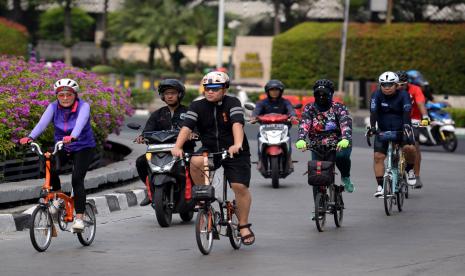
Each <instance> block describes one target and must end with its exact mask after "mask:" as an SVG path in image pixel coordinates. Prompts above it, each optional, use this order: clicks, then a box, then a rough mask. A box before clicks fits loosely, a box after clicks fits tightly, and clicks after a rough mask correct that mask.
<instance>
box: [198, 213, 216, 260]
mask: <svg viewBox="0 0 465 276" xmlns="http://www.w3.org/2000/svg"><path fill="white" fill-rule="evenodd" d="M213 227H215V226H214V225H213V211H212V210H211V208H208V209H200V210H199V212H198V213H197V218H196V220H195V239H196V240H197V246H198V247H199V250H200V252H202V254H204V255H208V254H209V253H210V251H211V249H212V246H213Z"/></svg>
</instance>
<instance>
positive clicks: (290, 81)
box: [271, 22, 465, 94]
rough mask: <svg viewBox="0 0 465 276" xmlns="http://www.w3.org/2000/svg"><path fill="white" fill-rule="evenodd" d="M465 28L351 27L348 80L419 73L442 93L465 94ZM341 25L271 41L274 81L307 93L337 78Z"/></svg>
mask: <svg viewBox="0 0 465 276" xmlns="http://www.w3.org/2000/svg"><path fill="white" fill-rule="evenodd" d="M464 29H465V24H427V23H416V24H402V23H399V24H391V25H389V26H388V25H385V24H373V23H369V24H361V23H351V24H350V26H349V32H348V39H347V56H346V67H345V68H346V70H345V79H356V80H358V79H373V80H375V79H376V78H377V77H378V76H379V74H381V73H382V72H384V71H387V70H392V71H397V70H402V69H403V70H408V69H417V70H420V71H421V72H422V73H423V75H424V76H425V78H426V79H428V80H429V82H430V83H431V85H432V86H433V87H434V89H435V90H436V91H438V93H447V94H463V93H465V63H464V62H463V61H464V60H465V51H464V49H465V32H464V31H463V30H464ZM340 34H341V23H316V22H312V23H303V24H300V25H298V26H296V27H294V28H293V29H291V30H289V31H287V32H285V33H283V34H281V35H279V36H276V37H275V39H274V40H273V53H272V55H273V56H272V72H271V74H272V77H273V78H278V79H280V80H282V81H283V82H284V83H285V84H286V86H288V87H292V88H300V89H308V88H311V87H312V84H313V82H314V81H315V80H316V79H319V78H329V79H332V80H334V81H336V80H337V78H338V73H339V54H340V53H339V51H340V46H341V42H340Z"/></svg>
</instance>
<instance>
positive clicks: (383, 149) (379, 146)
mask: <svg viewBox="0 0 465 276" xmlns="http://www.w3.org/2000/svg"><path fill="white" fill-rule="evenodd" d="M407 144H408V143H407V141H406V139H405V138H402V140H400V145H401V147H403V146H405V145H407ZM388 147H389V142H388V141H384V142H383V141H380V139H379V137H378V135H376V136H375V143H374V144H373V148H374V151H375V152H379V153H382V154H384V155H386V153H387V150H388Z"/></svg>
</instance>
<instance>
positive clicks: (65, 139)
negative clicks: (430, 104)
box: [63, 136, 76, 144]
mask: <svg viewBox="0 0 465 276" xmlns="http://www.w3.org/2000/svg"><path fill="white" fill-rule="evenodd" d="M73 139H76V138H74V137H73V136H65V137H63V143H65V144H69V143H71V142H72V141H73Z"/></svg>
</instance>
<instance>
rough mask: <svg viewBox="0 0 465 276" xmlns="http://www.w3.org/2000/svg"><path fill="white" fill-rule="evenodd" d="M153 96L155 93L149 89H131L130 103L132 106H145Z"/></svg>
mask: <svg viewBox="0 0 465 276" xmlns="http://www.w3.org/2000/svg"><path fill="white" fill-rule="evenodd" d="M154 97H155V93H154V92H153V91H151V90H143V89H136V88H134V89H131V98H132V105H133V106H134V107H143V106H147V105H149V104H150V103H151V102H152V101H153V98H154Z"/></svg>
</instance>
